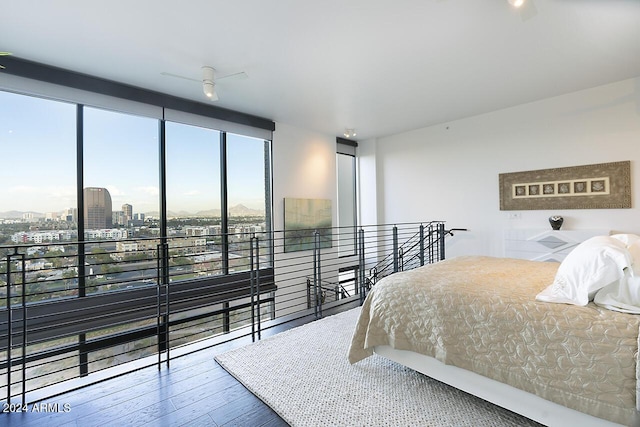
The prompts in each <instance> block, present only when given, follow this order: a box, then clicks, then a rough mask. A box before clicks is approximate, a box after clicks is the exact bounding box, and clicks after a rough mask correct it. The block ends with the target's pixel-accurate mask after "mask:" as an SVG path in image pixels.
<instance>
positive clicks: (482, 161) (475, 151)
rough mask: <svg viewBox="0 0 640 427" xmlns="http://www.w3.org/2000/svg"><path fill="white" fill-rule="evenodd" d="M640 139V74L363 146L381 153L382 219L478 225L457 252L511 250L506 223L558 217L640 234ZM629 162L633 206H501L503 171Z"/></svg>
mask: <svg viewBox="0 0 640 427" xmlns="http://www.w3.org/2000/svg"><path fill="white" fill-rule="evenodd" d="M639 139H640V77H639V78H633V79H628V80H623V81H620V82H616V83H610V84H607V85H603V86H598V87H595V88H590V89H585V90H581V91H577V92H573V93H570V94H566V95H562V96H558V97H554V98H548V99H543V100H540V101H536V102H532V103H529V104H524V105H520V106H515V107H512V108H507V109H504V110H499V111H495V112H490V113H487V114H483V115H479V116H474V117H470V118H466V119H462V120H456V121H452V122H449V123H445V124H440V125H434V126H430V127H427V128H422V129H417V130H414V131H410V132H406V133H402V134H397V135H392V136H388V137H385V138H380V139H378V140H377V141H363V142H361V146H364V145H365V144H371V145H372V146H371V147H367V150H368V152H369V153H375V165H376V181H375V184H374V183H373V182H369V183H368V185H376V188H375V197H376V199H377V205H378V207H379V210H378V218H377V219H378V222H386V223H394V222H404V221H419V220H424V218H429V219H437V220H444V221H447V224H446V226H447V228H451V227H463V228H468V229H469V231H468V232H466V233H457V234H456V236H455V237H454V238H452V239H448V244H447V256H448V257H451V256H455V255H466V254H479V255H492V256H504V255H505V239H504V232H505V230H509V229H536V228H539V229H544V228H548V227H549V222H548V218H549V216H551V215H560V216H563V217H564V218H565V223H564V225H563V227H562V229H563V230H582V229H606V230H612V232H628V233H636V234H638V233H640V222H638V220H637V218H639V217H640V211H639V209H638V207H637V202H636V201H637V200H638V199H639V198H640V190H639V187H638V185H637V183H638V182H640V181H639V179H640V169H639V168H638V167H637V164H638V161H640V149H639V148H638V146H637V141H638V140H639ZM626 160H629V161H630V169H631V180H630V181H631V208H630V209H581V210H567V209H553V210H522V211H519V210H515V211H501V210H500V199H499V192H498V183H499V182H498V175H499V174H500V173H509V172H518V171H528V170H537V169H551V168H562V167H570V166H579V165H588V164H598V163H609V162H620V161H626ZM363 185H364V183H363ZM370 191H371V190H370Z"/></svg>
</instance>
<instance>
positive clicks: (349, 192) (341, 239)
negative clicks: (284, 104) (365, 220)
mask: <svg viewBox="0 0 640 427" xmlns="http://www.w3.org/2000/svg"><path fill="white" fill-rule="evenodd" d="M356 147H357V143H356V142H354V141H349V140H345V139H342V138H339V139H338V142H337V153H336V175H337V176H336V181H337V183H338V185H337V199H338V209H337V210H338V227H339V228H338V251H339V255H340V257H342V258H343V259H344V260H345V264H346V265H345V266H344V267H343V268H341V271H340V273H339V282H340V285H341V286H342V288H343V290H344V292H346V293H348V294H349V295H355V294H356V292H357V289H356V274H357V269H356V267H355V266H354V265H349V263H350V261H348V260H349V259H350V258H354V257H355V254H356V243H357V233H356V226H357V194H356V176H357V175H356ZM352 262H353V261H351V263H352ZM356 262H357V261H356Z"/></svg>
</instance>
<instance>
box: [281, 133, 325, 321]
mask: <svg viewBox="0 0 640 427" xmlns="http://www.w3.org/2000/svg"><path fill="white" fill-rule="evenodd" d="M336 185H337V183H336V138H335V136H329V135H323V134H319V133H316V132H312V131H308V130H305V129H300V128H297V127H294V126H290V125H287V124H283V123H277V124H276V130H275V132H274V134H273V227H274V230H279V231H281V230H284V226H285V214H284V209H285V203H284V199H285V198H298V199H322V200H326V201H328V202H329V204H330V206H331V223H332V224H336V223H337V216H336V215H337V214H336V205H337V200H336ZM278 238H280V239H282V238H283V235H282V234H280V235H279V236H276V239H278ZM281 243H282V242H280V244H279V245H277V246H276V248H275V259H276V266H284V267H279V268H277V269H276V271H275V275H276V283H285V284H291V283H294V282H295V283H298V282H299V285H295V286H294V287H289V288H288V289H286V290H284V291H283V292H286V293H287V294H290V295H300V297H299V301H297V300H296V301H294V300H292V299H291V298H292V297H291V296H288V297H286V298H278V294H277V293H276V313H277V315H278V316H283V315H286V314H288V313H287V310H291V311H295V310H297V309H289V308H287V307H294V306H295V305H296V304H298V303H300V304H305V303H306V297H305V295H306V281H305V280H304V279H300V277H302V276H305V272H303V271H300V269H299V267H295V268H294V267H291V268H289V267H288V266H289V265H291V264H292V262H291V261H290V260H291V259H294V258H295V257H299V256H302V255H306V254H311V253H312V251H311V250H305V251H302V252H289V253H285V251H284V246H283V245H282V244H281ZM333 246H335V245H333ZM306 275H309V276H313V268H312V266H311V265H310V266H309V271H308V272H307V274H306ZM322 276H323V278H325V279H326V280H337V272H336V271H333V269H331V268H329V267H326V266H323V268H322ZM279 301H286V303H281V302H279Z"/></svg>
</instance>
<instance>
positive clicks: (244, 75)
mask: <svg viewBox="0 0 640 427" xmlns="http://www.w3.org/2000/svg"><path fill="white" fill-rule="evenodd" d="M248 78H249V76H248V75H247V73H245V72H244V71H240V72H239V73H233V74H227V75H226V76H222V77H217V78H216V82H225V83H226V82H231V81H236V80H246V79H248Z"/></svg>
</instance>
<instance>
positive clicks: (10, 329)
mask: <svg viewBox="0 0 640 427" xmlns="http://www.w3.org/2000/svg"><path fill="white" fill-rule="evenodd" d="M16 255H18V248H14V253H13V254H8V255H7V404H8V405H11V366H12V362H13V360H12V358H11V353H12V351H11V346H12V345H13V339H12V336H11V334H13V316H12V315H11V314H12V311H13V310H12V308H11V284H12V283H11V276H12V272H11V257H13V256H16Z"/></svg>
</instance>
